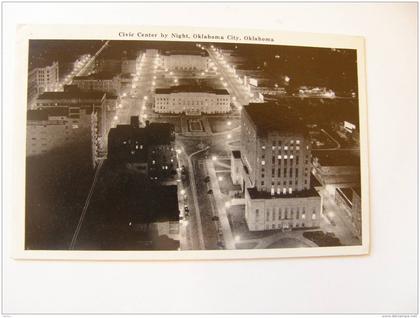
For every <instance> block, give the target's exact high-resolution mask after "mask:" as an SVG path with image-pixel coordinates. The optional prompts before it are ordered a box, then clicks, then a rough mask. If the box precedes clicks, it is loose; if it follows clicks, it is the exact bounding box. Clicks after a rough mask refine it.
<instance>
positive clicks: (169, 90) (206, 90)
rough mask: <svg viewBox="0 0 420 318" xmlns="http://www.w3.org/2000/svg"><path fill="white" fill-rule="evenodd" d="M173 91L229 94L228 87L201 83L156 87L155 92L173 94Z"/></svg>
mask: <svg viewBox="0 0 420 318" xmlns="http://www.w3.org/2000/svg"><path fill="white" fill-rule="evenodd" d="M171 93H210V94H216V95H229V92H228V91H227V90H226V89H216V88H211V87H208V86H201V85H179V86H171V87H170V88H156V89H155V94H171Z"/></svg>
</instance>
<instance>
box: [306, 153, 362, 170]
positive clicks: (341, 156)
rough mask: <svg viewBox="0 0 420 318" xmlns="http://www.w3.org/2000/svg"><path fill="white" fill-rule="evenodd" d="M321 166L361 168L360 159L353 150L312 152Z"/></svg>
mask: <svg viewBox="0 0 420 318" xmlns="http://www.w3.org/2000/svg"><path fill="white" fill-rule="evenodd" d="M312 157H314V158H318V163H319V164H320V165H321V166H330V167H338V166H355V167H359V166H360V157H359V156H358V155H357V154H356V153H355V152H354V151H352V150H325V151H324V150H312Z"/></svg>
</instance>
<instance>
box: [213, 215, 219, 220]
mask: <svg viewBox="0 0 420 318" xmlns="http://www.w3.org/2000/svg"><path fill="white" fill-rule="evenodd" d="M211 220H212V221H219V217H218V216H217V215H214V216H212V217H211Z"/></svg>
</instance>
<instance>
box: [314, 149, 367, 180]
mask: <svg viewBox="0 0 420 318" xmlns="http://www.w3.org/2000/svg"><path fill="white" fill-rule="evenodd" d="M313 174H314V176H315V177H316V178H317V179H318V181H319V182H320V183H321V184H322V185H323V186H335V187H337V186H338V187H340V186H342V187H351V186H356V185H358V184H360V158H359V156H358V155H357V154H355V153H354V151H351V150H349V151H348V150H340V151H334V150H332V151H328V150H318V151H317V150H315V151H313Z"/></svg>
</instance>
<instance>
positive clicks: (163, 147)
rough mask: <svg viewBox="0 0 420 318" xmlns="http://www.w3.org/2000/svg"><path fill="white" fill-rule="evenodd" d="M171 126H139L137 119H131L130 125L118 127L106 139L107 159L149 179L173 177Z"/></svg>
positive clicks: (151, 124) (157, 124)
mask: <svg viewBox="0 0 420 318" xmlns="http://www.w3.org/2000/svg"><path fill="white" fill-rule="evenodd" d="M174 142H175V132H174V126H173V125H171V124H168V123H149V122H148V121H147V122H146V126H145V127H140V124H139V118H138V117H131V123H130V124H129V125H117V127H116V128H112V129H111V130H110V132H109V136H108V158H109V159H110V160H111V161H113V162H117V163H125V164H129V165H131V166H132V167H134V168H135V169H137V170H138V171H139V172H141V173H143V174H146V175H147V176H148V177H149V178H150V179H151V180H161V179H165V178H168V177H170V176H173V175H174V174H176V172H175V169H176V160H175V158H176V156H175V149H174Z"/></svg>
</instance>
